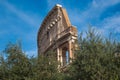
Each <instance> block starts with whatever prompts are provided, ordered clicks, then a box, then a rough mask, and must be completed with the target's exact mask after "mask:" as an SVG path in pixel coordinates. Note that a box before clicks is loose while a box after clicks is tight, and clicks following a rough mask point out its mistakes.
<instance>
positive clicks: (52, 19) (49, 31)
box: [37, 4, 77, 66]
mask: <svg viewBox="0 0 120 80" xmlns="http://www.w3.org/2000/svg"><path fill="white" fill-rule="evenodd" d="M75 40H77V29H76V28H75V27H74V26H72V25H71V23H70V20H69V18H68V15H67V12H66V10H65V9H64V8H62V6H61V5H58V4H57V5H56V6H55V7H53V9H52V10H51V11H50V12H49V13H48V15H47V16H46V18H45V19H44V21H43V22H42V24H41V27H40V29H39V31H38V36H37V45H38V55H40V54H45V53H46V52H47V51H49V50H53V51H55V52H56V53H57V54H56V55H57V59H58V61H60V63H61V66H65V65H67V64H68V63H69V62H70V58H73V57H74V54H73V51H74V47H75Z"/></svg>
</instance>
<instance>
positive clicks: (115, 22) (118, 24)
mask: <svg viewBox="0 0 120 80" xmlns="http://www.w3.org/2000/svg"><path fill="white" fill-rule="evenodd" d="M101 26H102V27H103V29H104V31H112V32H113V33H120V14H119V15H114V16H112V17H108V18H106V19H105V20H104V21H103V22H102V23H101Z"/></svg>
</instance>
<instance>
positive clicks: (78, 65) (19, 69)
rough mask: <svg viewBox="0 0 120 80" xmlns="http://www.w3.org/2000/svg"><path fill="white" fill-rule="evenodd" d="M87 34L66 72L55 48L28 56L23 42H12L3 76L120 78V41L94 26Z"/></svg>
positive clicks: (4, 79)
mask: <svg viewBox="0 0 120 80" xmlns="http://www.w3.org/2000/svg"><path fill="white" fill-rule="evenodd" d="M86 35H87V36H86V37H83V36H82V34H80V36H79V37H78V46H79V48H78V49H77V50H76V51H75V58H74V59H73V62H72V63H71V64H69V66H68V67H67V71H65V72H60V71H59V69H58V64H59V62H57V59H56V53H54V52H52V51H49V52H48V53H46V54H45V55H40V56H38V57H28V56H26V55H25V53H24V52H23V51H22V48H21V44H20V43H16V44H11V43H10V44H8V45H7V47H6V48H5V50H4V51H3V52H2V53H1V55H0V80H120V56H119V54H120V43H118V42H115V41H114V40H112V39H111V38H108V39H106V38H103V37H102V36H101V35H100V34H99V33H97V32H95V30H94V29H89V30H88V31H87V32H86ZM116 54H117V56H116Z"/></svg>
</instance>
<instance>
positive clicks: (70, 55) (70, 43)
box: [68, 40, 73, 62]
mask: <svg viewBox="0 0 120 80" xmlns="http://www.w3.org/2000/svg"><path fill="white" fill-rule="evenodd" d="M68 43H69V44H68V46H69V47H68V49H69V58H70V62H72V61H71V59H72V58H73V53H72V42H71V40H70V41H69V42H68Z"/></svg>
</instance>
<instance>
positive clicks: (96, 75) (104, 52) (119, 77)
mask: <svg viewBox="0 0 120 80" xmlns="http://www.w3.org/2000/svg"><path fill="white" fill-rule="evenodd" d="M78 40H79V41H78V42H79V47H80V49H79V50H77V51H76V53H75V54H76V55H75V59H74V61H73V63H72V64H71V67H70V68H69V73H68V74H70V75H71V78H72V79H73V80H79V79H80V80H120V57H115V51H116V49H117V50H120V48H118V47H117V46H118V43H117V42H115V41H114V40H111V39H104V38H102V37H101V35H100V34H99V33H96V32H95V30H94V29H89V31H88V32H87V36H86V37H85V38H83V37H82V36H81V35H80V36H79V39H78Z"/></svg>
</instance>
